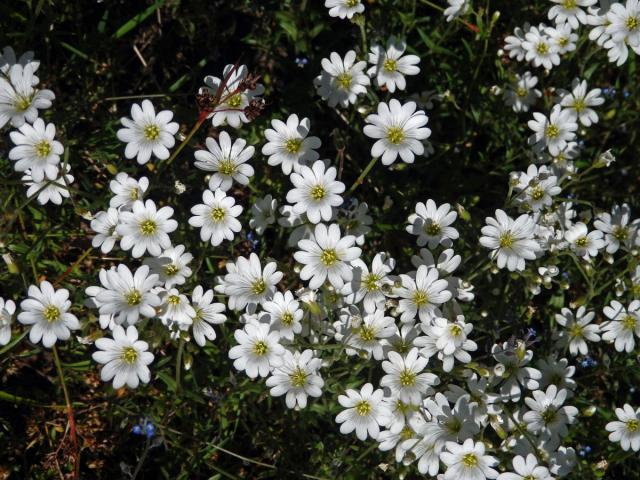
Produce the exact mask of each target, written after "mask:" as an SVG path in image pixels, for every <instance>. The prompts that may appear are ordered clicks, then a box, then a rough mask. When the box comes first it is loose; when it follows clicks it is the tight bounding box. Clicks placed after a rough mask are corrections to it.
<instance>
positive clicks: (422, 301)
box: [413, 290, 429, 308]
mask: <svg viewBox="0 0 640 480" xmlns="http://www.w3.org/2000/svg"><path fill="white" fill-rule="evenodd" d="M413 303H415V304H416V307H418V308H420V307H422V306H423V305H426V304H427V303H429V295H427V292H425V291H424V290H416V291H415V293H414V294H413Z"/></svg>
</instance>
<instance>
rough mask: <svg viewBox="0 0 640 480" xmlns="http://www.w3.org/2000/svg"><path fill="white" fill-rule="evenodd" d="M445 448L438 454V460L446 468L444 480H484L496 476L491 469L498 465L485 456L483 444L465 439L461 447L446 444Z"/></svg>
mask: <svg viewBox="0 0 640 480" xmlns="http://www.w3.org/2000/svg"><path fill="white" fill-rule="evenodd" d="M445 448H446V450H445V451H443V452H442V453H441V454H440V460H441V461H442V463H444V464H445V465H446V466H447V470H446V471H445V472H444V476H443V479H444V480H485V479H486V478H496V477H497V476H498V472H497V471H496V470H494V469H493V468H491V467H495V466H496V465H498V460H497V459H496V458H495V457H492V456H491V455H485V447H484V443H482V442H474V441H473V439H472V438H467V439H466V440H465V441H464V443H463V444H462V445H460V444H458V443H456V442H447V443H446V444H445Z"/></svg>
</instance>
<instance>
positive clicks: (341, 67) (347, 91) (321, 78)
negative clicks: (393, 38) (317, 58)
mask: <svg viewBox="0 0 640 480" xmlns="http://www.w3.org/2000/svg"><path fill="white" fill-rule="evenodd" d="M366 67H367V62H364V61H361V62H356V52H355V51H354V50H349V51H348V52H347V53H346V55H345V56H344V59H342V58H341V57H340V55H338V54H337V53H336V52H331V55H330V56H329V58H323V59H322V72H321V73H320V75H318V76H317V77H316V78H315V79H314V81H313V83H314V85H315V86H316V89H317V90H318V95H320V96H321V97H322V99H323V100H326V101H327V102H328V103H329V106H330V107H335V106H336V105H338V104H339V105H340V106H341V107H343V108H346V107H348V106H349V104H350V103H356V100H357V98H358V95H362V94H364V93H366V92H367V89H366V86H367V85H369V83H370V80H369V77H368V76H367V75H366V74H365V73H364V72H363V70H364V69H365V68H366Z"/></svg>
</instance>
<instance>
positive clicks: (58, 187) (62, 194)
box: [21, 164, 74, 205]
mask: <svg viewBox="0 0 640 480" xmlns="http://www.w3.org/2000/svg"><path fill="white" fill-rule="evenodd" d="M66 170H67V173H66V174H65V175H64V179H63V178H62V175H61V176H60V178H58V179H56V180H48V179H46V178H45V179H44V180H42V181H41V182H34V181H33V178H32V177H31V170H27V171H26V172H25V174H24V175H23V176H22V179H21V180H22V181H23V182H24V186H25V187H27V197H29V198H31V197H32V196H34V195H35V194H38V203H39V204H40V205H45V204H46V203H47V202H51V203H54V204H56V205H60V204H61V203H62V199H63V198H69V195H70V194H69V189H68V188H67V185H71V184H72V183H73V180H74V178H73V175H70V174H69V171H70V170H71V167H70V166H69V164H67V167H66ZM58 175H60V173H58Z"/></svg>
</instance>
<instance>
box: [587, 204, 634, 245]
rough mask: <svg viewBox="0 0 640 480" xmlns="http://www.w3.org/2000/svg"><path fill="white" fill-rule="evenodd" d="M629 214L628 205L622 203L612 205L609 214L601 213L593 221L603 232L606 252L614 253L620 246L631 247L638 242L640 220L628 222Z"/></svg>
mask: <svg viewBox="0 0 640 480" xmlns="http://www.w3.org/2000/svg"><path fill="white" fill-rule="evenodd" d="M630 216H631V211H630V208H629V205H627V204H626V203H623V204H622V205H614V206H613V207H612V208H611V213H610V214H609V213H601V214H600V215H598V217H597V218H596V219H595V221H594V222H593V226H594V227H596V228H597V229H598V230H600V231H601V232H602V233H603V234H604V241H605V245H606V250H607V253H616V252H617V251H618V249H619V248H620V247H621V246H625V247H627V248H628V249H632V248H634V247H635V246H636V245H638V243H639V242H640V237H639V236H638V229H639V228H640V220H633V221H631V222H629V220H630Z"/></svg>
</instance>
